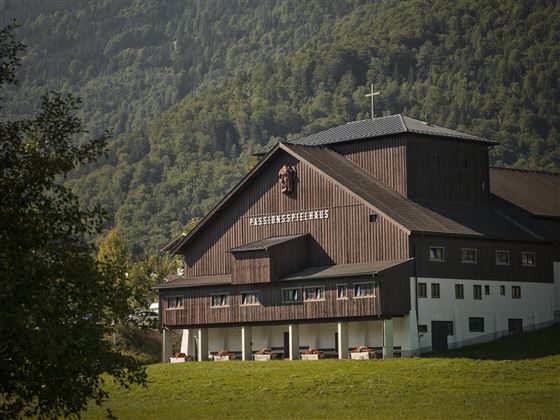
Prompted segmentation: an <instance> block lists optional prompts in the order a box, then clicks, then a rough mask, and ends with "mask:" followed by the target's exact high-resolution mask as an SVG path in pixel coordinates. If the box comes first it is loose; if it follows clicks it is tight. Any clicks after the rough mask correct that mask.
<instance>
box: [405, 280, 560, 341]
mask: <svg viewBox="0 0 560 420" xmlns="http://www.w3.org/2000/svg"><path fill="white" fill-rule="evenodd" d="M418 282H419V283H426V288H427V292H428V297H427V298H418V324H420V325H422V324H424V325H427V327H428V332H427V333H424V334H422V333H421V334H420V340H419V342H420V347H421V349H422V350H423V351H429V350H431V347H432V336H431V334H432V331H431V321H453V327H454V335H453V336H448V344H449V348H458V347H462V346H464V345H468V344H474V343H477V342H483V341H489V340H493V339H496V338H499V337H501V336H503V335H505V334H508V318H520V319H522V320H523V330H524V331H527V330H531V329H535V328H539V327H543V326H546V325H548V324H550V323H551V322H552V321H553V318H554V314H553V310H554V299H555V298H554V287H555V286H554V284H552V283H532V282H531V283H530V282H499V281H482V280H462V279H436V278H420V277H419V278H418ZM432 283H439V285H440V298H439V299H438V298H431V297H430V296H431V284H432ZM456 284H462V285H463V288H464V299H456V298H455V285H456ZM475 284H476V285H481V287H482V299H481V300H474V299H473V285H475ZM487 285H488V286H490V295H485V291H484V289H485V286H487ZM501 285H504V286H505V287H506V294H505V295H504V296H502V295H500V286H501ZM413 286H414V278H411V287H413ZM512 286H520V287H521V299H513V298H512V297H511V288H512ZM413 296H415V294H413ZM413 299H414V298H413ZM469 317H483V318H484V332H470V331H469Z"/></svg>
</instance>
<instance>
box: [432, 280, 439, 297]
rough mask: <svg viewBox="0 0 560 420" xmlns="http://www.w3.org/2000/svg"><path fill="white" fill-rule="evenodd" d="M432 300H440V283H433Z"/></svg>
mask: <svg viewBox="0 0 560 420" xmlns="http://www.w3.org/2000/svg"><path fill="white" fill-rule="evenodd" d="M432 298H436V299H439V283H432Z"/></svg>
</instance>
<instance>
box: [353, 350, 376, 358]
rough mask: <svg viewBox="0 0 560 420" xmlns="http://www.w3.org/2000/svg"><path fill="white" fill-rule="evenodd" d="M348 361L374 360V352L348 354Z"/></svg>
mask: <svg viewBox="0 0 560 420" xmlns="http://www.w3.org/2000/svg"><path fill="white" fill-rule="evenodd" d="M350 359H352V360H368V359H375V352H374V351H362V352H359V353H350Z"/></svg>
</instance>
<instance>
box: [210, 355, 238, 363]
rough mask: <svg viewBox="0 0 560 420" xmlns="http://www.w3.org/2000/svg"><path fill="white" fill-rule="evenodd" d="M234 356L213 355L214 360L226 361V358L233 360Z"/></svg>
mask: <svg viewBox="0 0 560 420" xmlns="http://www.w3.org/2000/svg"><path fill="white" fill-rule="evenodd" d="M234 359H235V356H214V361H215V362H226V361H228V360H234Z"/></svg>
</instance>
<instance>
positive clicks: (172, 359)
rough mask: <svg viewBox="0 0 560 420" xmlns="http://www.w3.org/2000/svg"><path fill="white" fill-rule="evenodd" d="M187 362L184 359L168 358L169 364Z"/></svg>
mask: <svg viewBox="0 0 560 420" xmlns="http://www.w3.org/2000/svg"><path fill="white" fill-rule="evenodd" d="M186 361H187V358H186V357H170V358H169V363H185V362H186Z"/></svg>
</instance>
